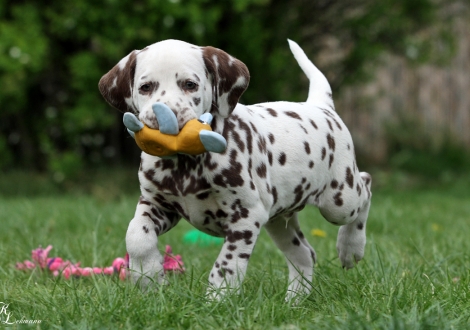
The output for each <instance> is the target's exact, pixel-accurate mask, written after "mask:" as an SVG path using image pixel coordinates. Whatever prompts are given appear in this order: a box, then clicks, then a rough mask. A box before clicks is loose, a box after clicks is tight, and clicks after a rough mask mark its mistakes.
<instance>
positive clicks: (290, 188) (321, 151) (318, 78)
mask: <svg viewBox="0 0 470 330" xmlns="http://www.w3.org/2000/svg"><path fill="white" fill-rule="evenodd" d="M289 45H290V48H291V51H292V53H293V54H294V57H295V58H296V60H297V62H298V63H299V65H300V67H301V68H302V70H303V71H304V72H305V74H306V75H307V77H308V78H309V80H310V87H309V94H308V99H307V101H306V102H302V103H292V102H272V103H261V104H255V105H250V106H246V105H242V104H238V103H237V102H238V100H239V98H240V96H241V95H242V94H243V92H244V91H245V89H246V88H247V86H248V83H249V79H250V77H249V72H248V69H247V67H246V66H245V64H244V63H242V62H241V61H239V60H238V59H236V58H234V57H232V56H230V55H229V54H227V53H225V52H224V51H222V50H220V49H217V48H213V47H198V46H194V45H191V44H188V43H185V42H182V41H177V40H166V41H161V42H157V43H155V44H153V45H151V46H148V47H146V48H144V49H142V50H135V51H133V52H131V53H130V54H129V55H127V56H126V57H124V58H123V59H122V60H121V61H120V62H119V63H118V64H117V65H116V66H115V67H114V68H112V69H111V70H110V71H109V72H108V73H107V74H105V75H104V76H103V77H102V78H101V80H100V82H99V89H100V91H101V93H102V95H103V97H104V98H105V99H106V101H107V102H109V103H110V104H111V105H112V106H114V107H115V108H117V109H119V110H121V111H123V112H128V111H130V112H132V113H134V114H135V115H136V116H137V117H138V118H139V119H140V120H141V121H142V122H144V123H145V124H146V125H147V126H149V127H151V128H154V129H158V128H159V124H158V120H157V119H156V117H155V115H154V113H153V111H152V105H153V104H155V103H156V102H160V103H163V104H165V105H166V106H168V107H169V109H170V110H171V111H172V112H173V113H174V114H175V116H176V118H177V122H178V127H179V129H181V127H183V126H184V124H185V123H186V122H187V121H188V120H191V119H193V118H199V116H201V115H202V114H204V113H210V114H212V116H213V121H212V123H211V127H212V130H213V131H215V132H218V133H220V134H221V135H222V136H223V137H224V138H225V139H226V141H227V149H226V150H225V152H223V153H211V152H206V153H203V154H200V155H197V156H189V155H183V154H178V155H176V156H174V157H172V158H165V159H161V158H158V157H155V156H151V155H148V154H145V153H142V155H141V163H140V168H139V172H138V175H139V180H140V189H141V197H140V199H139V202H138V204H137V208H136V212H135V215H134V218H133V219H132V220H131V222H130V224H129V227H128V230H127V235H126V245H127V251H128V253H129V257H130V266H129V267H130V270H131V277H132V279H133V281H135V282H137V281H139V283H140V284H141V285H142V286H144V287H145V286H147V285H148V284H149V283H150V282H152V281H158V282H160V283H161V282H163V281H164V277H163V276H164V274H163V267H162V261H163V258H162V255H161V254H160V252H159V250H158V249H157V242H158V236H160V235H163V234H164V233H166V232H167V231H169V230H170V229H171V228H173V227H174V226H176V224H177V223H178V221H179V220H180V219H182V218H184V219H185V220H186V221H188V222H189V223H190V224H191V225H193V226H194V227H196V228H197V229H199V230H201V231H203V232H205V233H207V234H210V235H214V236H219V237H224V238H225V241H224V244H223V246H222V249H221V251H220V254H219V256H218V257H217V260H216V261H215V262H214V265H213V268H212V270H211V272H210V275H209V283H210V292H209V294H210V295H211V296H213V297H220V296H223V294H224V293H226V292H227V290H229V289H235V290H237V289H239V288H240V285H241V282H242V281H243V278H244V275H245V272H246V269H247V265H248V261H249V259H250V256H251V255H252V253H253V248H254V246H255V243H256V240H257V238H258V235H259V234H260V230H261V228H263V227H264V228H265V229H266V231H267V232H268V234H269V235H270V237H271V238H272V240H273V241H274V243H275V244H276V246H277V247H278V248H279V249H280V250H281V251H282V252H283V253H284V255H285V258H286V260H287V265H288V269H289V285H288V291H287V297H286V298H287V299H291V298H293V297H295V296H296V295H297V294H299V293H308V292H309V291H310V290H311V285H312V282H311V281H312V275H313V267H314V264H315V262H316V254H315V251H314V249H313V248H312V247H311V246H310V244H309V242H308V241H307V239H306V238H305V236H304V234H303V233H302V231H301V230H300V227H299V222H298V218H297V213H298V212H299V211H300V210H302V209H303V208H304V206H305V205H306V204H313V205H315V206H317V207H318V208H319V209H320V211H321V214H322V215H323V217H324V218H325V219H326V220H327V221H329V222H330V223H332V224H334V225H337V226H340V228H339V233H338V238H337V250H338V254H339V259H340V261H341V264H342V266H343V267H344V268H348V269H349V268H351V267H353V266H354V265H355V264H356V263H357V262H358V261H359V260H361V259H362V258H363V256H364V246H365V243H366V235H365V231H366V221H367V216H368V212H369V206H370V200H371V176H370V175H369V174H368V173H365V172H359V170H358V168H357V164H356V160H355V153H354V147H353V141H352V139H351V136H350V133H349V131H348V129H347V128H346V126H345V124H344V123H343V121H342V120H341V119H340V117H339V116H338V114H337V113H336V112H335V108H334V105H333V100H332V94H331V88H330V85H329V83H328V81H327V79H326V78H325V76H324V75H323V74H322V73H321V72H320V71H319V70H318V69H317V68H316V67H315V66H314V65H313V64H312V63H311V62H310V60H309V59H308V58H307V56H306V55H305V53H304V52H303V50H302V49H301V48H300V47H299V46H298V45H297V44H296V43H295V42H293V41H290V40H289Z"/></svg>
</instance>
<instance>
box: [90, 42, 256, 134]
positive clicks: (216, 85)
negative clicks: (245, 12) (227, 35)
mask: <svg viewBox="0 0 470 330" xmlns="http://www.w3.org/2000/svg"><path fill="white" fill-rule="evenodd" d="M249 80H250V75H249V72H248V68H247V67H246V65H245V64H244V63H243V62H241V61H239V60H237V59H235V58H234V57H232V56H230V55H229V54H227V53H225V52H224V51H222V50H220V49H217V48H213V47H197V46H193V45H191V44H188V43H185V42H182V41H177V40H166V41H162V42H158V43H155V44H153V45H151V46H148V47H146V48H144V49H142V50H134V51H133V52H131V53H130V54H129V55H127V56H126V57H124V58H123V59H122V60H121V61H120V62H119V63H118V64H117V65H116V66H114V68H112V69H111V71H109V72H108V73H107V74H105V75H104V76H103V77H102V78H101V80H100V82H99V85H98V86H99V89H100V92H101V94H102V95H103V97H104V98H105V99H106V101H107V102H108V103H109V104H111V105H112V106H113V107H115V108H117V109H118V110H120V111H123V112H126V111H131V112H134V113H135V114H137V115H138V117H139V119H140V120H141V121H143V122H144V123H145V124H146V125H147V126H149V127H152V128H155V129H158V122H157V120H156V118H155V116H154V113H153V111H152V104H154V103H155V102H162V103H165V104H166V105H167V106H168V107H169V108H170V109H171V110H172V111H173V112H174V113H175V115H176V118H177V120H178V126H179V128H180V129H181V127H183V126H184V124H186V122H187V121H188V120H191V119H194V118H198V117H199V116H200V115H202V114H203V113H205V112H211V113H212V115H214V116H221V117H228V116H229V115H230V113H231V112H232V111H233V109H234V108H235V106H236V105H237V102H238V100H239V98H240V96H241V95H242V94H243V92H244V91H245V90H246V88H247V87H248V83H249Z"/></svg>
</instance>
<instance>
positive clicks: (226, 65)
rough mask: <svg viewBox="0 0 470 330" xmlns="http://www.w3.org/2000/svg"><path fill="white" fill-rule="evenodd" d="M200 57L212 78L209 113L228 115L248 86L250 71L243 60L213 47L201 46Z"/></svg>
mask: <svg viewBox="0 0 470 330" xmlns="http://www.w3.org/2000/svg"><path fill="white" fill-rule="evenodd" d="M202 57H203V59H204V64H205V65H206V69H207V72H208V73H209V75H210V79H211V80H212V107H211V113H212V114H214V115H219V116H222V117H228V116H229V115H230V114H231V113H232V111H233V109H234V108H235V106H236V105H237V103H238V100H239V99H240V96H241V95H242V94H243V92H244V91H245V90H246V88H247V87H248V84H249V82H250V72H249V71H248V68H247V67H246V65H245V64H244V63H243V62H241V61H239V60H237V59H236V58H234V57H232V56H230V55H229V54H227V53H226V52H224V51H223V50H220V49H217V48H214V47H210V46H209V47H202Z"/></svg>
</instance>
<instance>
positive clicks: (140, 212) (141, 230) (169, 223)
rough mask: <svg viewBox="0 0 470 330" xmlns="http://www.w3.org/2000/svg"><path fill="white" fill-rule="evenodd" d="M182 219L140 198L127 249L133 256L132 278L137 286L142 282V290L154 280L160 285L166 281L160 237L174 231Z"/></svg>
mask: <svg viewBox="0 0 470 330" xmlns="http://www.w3.org/2000/svg"><path fill="white" fill-rule="evenodd" d="M178 221H179V217H178V216H177V215H175V214H172V213H166V212H164V211H162V210H160V209H158V208H157V207H156V206H155V205H153V204H151V203H150V202H148V201H147V200H146V199H145V198H144V197H140V200H139V203H138V204H137V208H136V211H135V215H134V218H133V219H132V220H131V222H130V223H129V227H128V228H127V234H126V247H127V252H128V253H129V269H130V277H131V279H132V281H133V282H134V283H137V281H139V280H140V285H141V286H142V288H145V287H147V286H148V285H149V284H150V282H151V281H152V279H154V278H155V276H157V277H156V278H155V279H156V281H157V282H158V283H162V282H163V280H164V273H163V257H162V255H161V254H160V252H159V251H158V248H157V242H158V238H157V237H158V236H159V235H162V234H164V233H165V232H167V231H168V230H170V229H171V228H173V227H174V226H175V225H176V224H177V223H178Z"/></svg>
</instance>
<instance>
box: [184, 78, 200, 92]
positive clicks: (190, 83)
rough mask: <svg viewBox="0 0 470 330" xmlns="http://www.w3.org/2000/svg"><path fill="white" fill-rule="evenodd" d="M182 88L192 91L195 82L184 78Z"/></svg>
mask: <svg viewBox="0 0 470 330" xmlns="http://www.w3.org/2000/svg"><path fill="white" fill-rule="evenodd" d="M183 87H184V89H186V90H189V91H192V90H195V89H196V88H197V84H196V83H195V82H194V81H192V80H186V81H185V82H184V84H183Z"/></svg>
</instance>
